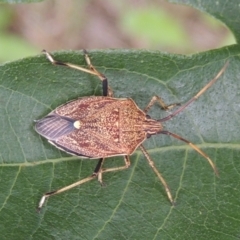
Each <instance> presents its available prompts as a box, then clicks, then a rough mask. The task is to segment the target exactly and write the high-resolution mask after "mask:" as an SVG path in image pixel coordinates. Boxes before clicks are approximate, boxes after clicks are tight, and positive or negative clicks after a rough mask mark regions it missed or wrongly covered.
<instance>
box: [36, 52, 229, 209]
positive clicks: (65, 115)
mask: <svg viewBox="0 0 240 240" xmlns="http://www.w3.org/2000/svg"><path fill="white" fill-rule="evenodd" d="M43 53H44V54H45V55H46V57H47V59H48V60H49V61H50V62H51V63H52V64H54V65H61V66H66V67H69V68H73V69H77V70H80V71H82V72H86V73H89V74H92V75H95V76H97V77H98V78H99V79H100V80H101V82H102V90H103V96H91V97H82V98H79V99H77V100H73V101H70V102H68V103H66V104H63V105H61V106H59V107H57V108H56V109H55V110H53V111H52V112H51V113H49V114H48V115H47V116H46V117H44V118H42V119H40V120H38V121H36V126H35V129H36V131H37V132H38V133H39V134H40V135H42V136H43V137H45V138H46V139H47V140H48V141H49V142H50V143H51V144H53V145H54V146H56V147H57V148H59V149H61V150H63V151H65V152H67V153H69V154H72V155H77V156H79V157H81V158H91V159H93V158H94V159H99V161H98V163H97V166H96V168H95V170H94V172H93V174H92V175H90V176H89V177H87V178H84V179H82V180H80V181H78V182H75V183H73V184H71V185H69V186H66V187H63V188H61V189H59V190H56V191H52V192H48V193H45V194H44V195H43V196H42V198H41V200H40V202H39V205H38V210H40V209H41V208H42V206H43V204H44V202H45V200H46V199H47V198H48V197H50V196H52V195H56V194H59V193H61V192H64V191H67V190H69V189H71V188H73V187H76V186H79V185H81V184H83V183H86V182H88V181H90V180H92V179H94V178H98V181H99V182H100V183H102V174H103V173H106V172H113V171H119V170H123V169H127V168H128V167H129V166H130V158H129V156H130V155H131V154H133V153H134V151H135V150H136V149H137V148H139V149H140V150H141V151H142V153H143V154H144V156H145V157H146V159H147V161H148V163H149V165H150V166H151V168H152V169H153V171H154V172H155V174H156V175H157V177H158V178H159V180H160V181H161V183H162V184H163V186H164V188H165V191H166V194H167V196H168V199H169V200H170V202H171V203H172V204H174V200H173V197H172V194H171V192H170V189H169V187H168V185H167V183H166V181H165V180H164V178H163V177H162V175H161V173H160V172H159V171H158V170H157V168H156V167H155V165H154V162H153V161H152V159H151V157H150V156H149V154H148V152H147V151H146V149H145V148H144V147H143V145H142V143H143V142H144V141H145V140H146V139H147V138H149V137H150V136H152V135H156V134H166V135H169V136H172V137H174V138H177V139H179V140H181V141H183V142H185V143H187V144H189V146H190V147H192V148H193V149H194V150H196V151H197V152H198V153H199V154H200V155H202V156H203V157H204V158H205V159H206V160H207V161H208V162H209V164H210V165H211V167H212V168H213V170H214V172H215V173H216V174H218V173H217V169H216V167H215V165H214V163H213V162H212V160H211V159H210V158H209V157H208V155H207V154H205V153H204V152H203V151H202V150H201V149H199V148H198V147H197V146H196V145H194V144H193V143H191V142H189V141H188V140H186V139H184V138H182V137H180V136H179V135H177V134H174V133H171V132H169V131H166V130H163V126H162V122H165V121H168V120H169V119H171V118H173V117H174V116H176V115H177V114H178V113H180V112H181V111H183V110H184V109H185V108H186V107H187V106H188V105H190V104H191V103H192V102H193V101H195V100H196V99H197V98H198V97H200V95H202V94H203V93H204V92H205V91H206V90H207V89H208V88H209V87H211V86H212V85H213V84H214V83H215V82H216V81H217V79H218V78H219V77H220V76H221V75H222V74H223V72H224V71H225V69H226V67H227V64H228V63H226V64H225V65H224V66H223V67H222V69H221V70H220V71H219V73H218V74H217V75H216V76H215V77H214V78H213V79H212V80H211V81H210V82H209V83H208V84H207V85H206V86H205V87H204V88H203V89H201V90H200V91H199V92H198V93H197V94H196V95H195V96H194V97H193V98H191V99H190V100H189V101H188V102H186V103H185V104H184V105H182V106H180V107H178V109H177V110H175V111H173V112H172V113H171V114H169V115H168V116H167V117H165V118H162V119H158V120H155V119H152V118H151V117H150V116H149V115H148V114H147V112H148V110H149V109H150V108H151V107H152V106H153V104H154V103H155V102H158V103H159V104H160V106H161V107H162V108H163V109H165V110H168V109H169V108H172V107H175V105H177V104H173V105H169V106H168V105H166V104H165V103H164V102H163V100H162V99H161V98H160V97H158V96H153V97H152V99H151V101H150V102H149V104H148V105H147V107H146V108H145V109H144V110H141V109H140V108H139V107H138V106H137V105H136V103H135V102H134V101H133V100H132V99H131V98H114V97H113V92H112V90H111V88H110V87H109V86H108V80H107V78H106V77H105V76H104V75H103V74H102V73H100V72H98V71H97V70H96V69H95V67H94V66H93V65H92V64H91V61H90V58H89V56H88V54H87V52H86V51H84V55H85V60H86V62H87V65H88V68H83V67H80V66H78V65H74V64H71V63H65V62H61V61H57V60H55V59H54V58H53V56H52V55H51V54H50V53H48V52H46V51H45V50H43ZM113 156H123V158H124V161H125V165H123V166H120V167H113V168H108V169H104V168H102V166H103V162H104V159H106V158H109V157H113Z"/></svg>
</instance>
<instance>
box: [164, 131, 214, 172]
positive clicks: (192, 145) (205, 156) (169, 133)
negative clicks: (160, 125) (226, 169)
mask: <svg viewBox="0 0 240 240" xmlns="http://www.w3.org/2000/svg"><path fill="white" fill-rule="evenodd" d="M161 133H162V134H166V135H169V136H172V137H174V138H176V139H179V140H181V141H183V142H185V143H187V144H188V145H189V146H190V147H191V148H193V149H194V150H195V151H197V152H198V153H199V154H200V155H202V156H203V157H204V158H205V159H207V160H208V162H209V164H210V166H211V167H212V169H213V171H214V172H215V174H216V175H217V176H218V170H217V168H216V166H215V164H214V163H213V161H212V160H211V159H210V157H209V156H208V155H207V154H206V153H204V152H203V151H202V150H201V149H200V148H198V147H197V146H196V145H195V144H193V143H191V142H189V141H188V140H186V139H184V138H182V137H181V136H179V135H177V134H175V133H171V132H168V131H161V132H160V134H161Z"/></svg>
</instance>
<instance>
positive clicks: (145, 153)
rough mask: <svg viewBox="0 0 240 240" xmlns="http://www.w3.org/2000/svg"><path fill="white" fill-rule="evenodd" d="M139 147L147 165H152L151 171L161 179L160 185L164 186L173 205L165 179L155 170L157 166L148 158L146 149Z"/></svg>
mask: <svg viewBox="0 0 240 240" xmlns="http://www.w3.org/2000/svg"><path fill="white" fill-rule="evenodd" d="M139 148H140V149H141V151H142V152H143V154H144V156H145V157H146V159H147V161H148V163H149V165H150V166H151V167H152V169H153V171H154V172H155V173H156V175H157V176H158V178H159V180H160V181H161V183H162V185H163V186H164V188H165V191H166V193H167V196H168V199H169V200H170V202H171V203H172V205H174V201H173V197H172V194H171V191H170V188H169V187H168V185H167V182H166V181H165V179H164V178H163V176H162V175H161V174H160V172H159V171H158V170H157V168H156V167H155V165H154V162H153V161H152V159H151V158H150V156H149V154H148V152H147V151H146V149H145V148H144V147H143V145H140V146H139Z"/></svg>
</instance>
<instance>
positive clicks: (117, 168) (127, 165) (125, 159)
mask: <svg viewBox="0 0 240 240" xmlns="http://www.w3.org/2000/svg"><path fill="white" fill-rule="evenodd" d="M123 158H124V162H125V165H124V166H121V167H114V168H106V169H102V170H101V173H106V172H115V171H120V170H124V169H127V168H129V167H130V165H131V162H130V159H129V156H128V155H125V156H124V157H123Z"/></svg>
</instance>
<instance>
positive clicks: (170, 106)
mask: <svg viewBox="0 0 240 240" xmlns="http://www.w3.org/2000/svg"><path fill="white" fill-rule="evenodd" d="M155 102H158V103H159V105H160V106H161V108H162V109H163V110H166V111H167V110H170V109H171V108H174V107H175V106H178V105H180V103H173V104H170V105H167V104H165V102H164V101H163V100H162V98H160V97H159V96H157V95H155V96H153V97H152V99H151V100H150V102H149V103H148V105H147V106H146V107H145V109H144V112H145V113H147V112H148V111H149V109H150V108H151V107H152V106H153V104H154V103H155Z"/></svg>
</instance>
